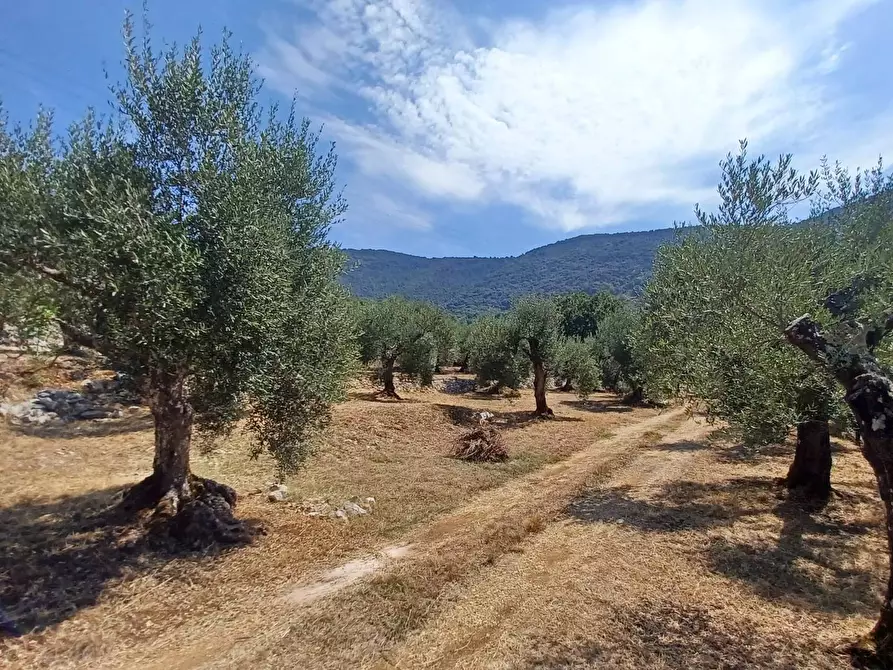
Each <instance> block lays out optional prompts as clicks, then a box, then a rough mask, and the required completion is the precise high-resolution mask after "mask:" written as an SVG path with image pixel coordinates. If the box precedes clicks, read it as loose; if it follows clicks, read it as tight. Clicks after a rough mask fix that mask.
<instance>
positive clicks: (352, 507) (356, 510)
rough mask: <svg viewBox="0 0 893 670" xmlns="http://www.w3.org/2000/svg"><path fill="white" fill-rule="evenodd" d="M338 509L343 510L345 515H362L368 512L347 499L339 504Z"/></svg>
mask: <svg viewBox="0 0 893 670" xmlns="http://www.w3.org/2000/svg"><path fill="white" fill-rule="evenodd" d="M340 511H343V512H344V513H345V514H346V515H347V516H363V515H364V514H368V512H367V511H366V510H364V509H363V508H362V507H360V506H359V505H357V504H356V503H355V502H351V501H349V500H348V501H347V502H345V503H344V504H343V505H342V506H341V510H340Z"/></svg>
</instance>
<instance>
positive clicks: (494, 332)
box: [465, 314, 529, 390]
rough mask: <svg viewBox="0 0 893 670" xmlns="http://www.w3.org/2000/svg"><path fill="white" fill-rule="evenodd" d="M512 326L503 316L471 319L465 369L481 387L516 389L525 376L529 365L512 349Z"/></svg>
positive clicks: (493, 315) (467, 334)
mask: <svg viewBox="0 0 893 670" xmlns="http://www.w3.org/2000/svg"><path fill="white" fill-rule="evenodd" d="M511 328H512V323H511V320H510V319H509V317H508V316H507V315H504V314H498V315H497V314H487V315H484V316H481V317H478V318H477V319H475V320H474V321H473V322H472V323H471V324H470V325H469V326H468V329H467V332H466V335H465V347H466V351H467V352H468V366H469V369H470V370H471V371H472V372H474V373H475V375H476V377H477V382H478V384H480V385H481V386H486V385H490V384H493V385H494V386H493V389H494V390H499V389H500V388H502V387H503V386H505V387H507V388H512V389H517V388H518V387H519V386H520V385H521V383H522V382H523V381H524V379H525V378H526V377H527V375H528V374H529V365H528V363H527V361H526V360H524V359H523V358H522V357H521V356H520V355H519V353H518V351H517V350H516V348H515V347H514V346H513V343H512V339H511Z"/></svg>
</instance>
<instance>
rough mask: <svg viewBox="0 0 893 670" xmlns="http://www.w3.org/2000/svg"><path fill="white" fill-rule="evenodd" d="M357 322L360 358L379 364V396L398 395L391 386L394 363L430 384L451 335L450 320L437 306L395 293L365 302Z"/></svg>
mask: <svg viewBox="0 0 893 670" xmlns="http://www.w3.org/2000/svg"><path fill="white" fill-rule="evenodd" d="M359 321H360V323H359V329H360V355H361V358H362V360H363V362H364V363H372V362H377V363H378V364H379V365H380V368H379V375H380V377H381V381H382V383H383V384H384V389H383V390H382V391H381V395H384V396H387V397H391V398H397V399H399V398H400V396H399V395H397V389H396V387H395V386H394V368H395V366H397V365H399V367H400V371H401V372H403V373H404V374H406V375H408V376H410V377H412V378H416V379H419V380H420V381H421V382H422V384H425V385H427V384H430V383H431V381H432V380H433V377H434V369H435V367H436V366H437V363H438V357H439V356H441V355H442V352H444V351H445V350H448V349H449V347H450V346H451V342H452V340H453V337H454V333H453V328H452V324H451V319H450V317H449V316H448V315H447V314H446V313H445V312H443V311H442V310H441V309H439V308H437V307H435V306H434V305H431V304H428V303H424V302H415V301H412V300H407V299H405V298H401V297H399V296H391V297H389V298H385V299H384V300H378V301H369V302H367V303H365V304H364V305H363V307H362V310H361V313H360V318H359Z"/></svg>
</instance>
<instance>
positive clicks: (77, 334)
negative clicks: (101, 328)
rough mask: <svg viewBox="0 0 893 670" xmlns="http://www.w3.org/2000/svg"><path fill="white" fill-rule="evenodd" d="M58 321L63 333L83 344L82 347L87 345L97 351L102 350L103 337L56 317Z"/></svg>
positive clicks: (75, 341) (73, 340)
mask: <svg viewBox="0 0 893 670" xmlns="http://www.w3.org/2000/svg"><path fill="white" fill-rule="evenodd" d="M56 322H57V323H58V324H59V328H60V330H61V331H62V333H63V334H64V335H65V337H67V338H68V339H70V340H71V341H72V342H74V343H76V344H79V345H81V346H82V347H87V348H88V349H94V350H96V351H101V347H102V338H101V337H98V336H96V335H94V334H92V333H88V332H85V331H83V330H81V329H80V328H77V327H75V326H73V325H71V324H70V323H68V322H67V321H63V320H62V319H58V318H57V319H56Z"/></svg>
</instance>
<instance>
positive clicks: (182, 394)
mask: <svg viewBox="0 0 893 670" xmlns="http://www.w3.org/2000/svg"><path fill="white" fill-rule="evenodd" d="M186 383H187V380H186V375H185V373H183V372H182V371H179V370H177V371H169V370H153V371H152V372H151V374H150V390H151V403H152V416H153V417H154V419H155V458H154V459H153V462H152V474H151V475H149V477H147V478H146V479H144V480H143V481H141V482H140V483H138V484H137V485H135V486H134V487H132V488H131V489H130V490H128V491H127V492H126V494H125V496H124V500H123V505H124V507H125V508H126V509H129V510H131V511H138V510H144V509H152V510H153V513H152V516H151V519H150V522H149V527H150V530H151V531H152V532H153V533H154V534H155V535H165V536H170V537H173V538H174V539H176V540H178V541H180V542H183V543H185V544H188V545H192V546H195V547H200V546H207V545H209V544H214V543H224V544H232V543H241V542H247V541H249V540H250V539H251V537H252V535H253V534H254V532H253V531H252V530H251V529H250V528H249V527H248V526H246V525H245V524H243V523H242V522H240V521H239V520H238V519H236V518H235V516H234V515H233V510H234V509H235V506H236V492H235V491H234V490H233V489H232V488H230V487H229V486H226V485H225V484H219V483H217V482H215V481H212V480H210V479H205V478H203V477H197V476H196V475H193V474H192V472H191V470H190V469H189V453H190V449H191V447H192V424H193V416H194V413H193V409H192V405H191V404H190V403H189V398H188V395H187V393H186Z"/></svg>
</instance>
